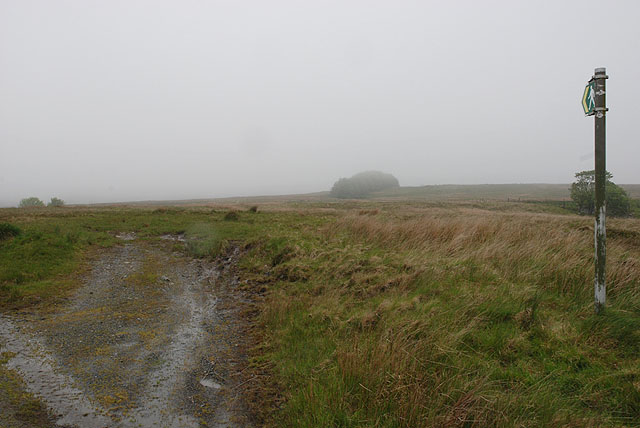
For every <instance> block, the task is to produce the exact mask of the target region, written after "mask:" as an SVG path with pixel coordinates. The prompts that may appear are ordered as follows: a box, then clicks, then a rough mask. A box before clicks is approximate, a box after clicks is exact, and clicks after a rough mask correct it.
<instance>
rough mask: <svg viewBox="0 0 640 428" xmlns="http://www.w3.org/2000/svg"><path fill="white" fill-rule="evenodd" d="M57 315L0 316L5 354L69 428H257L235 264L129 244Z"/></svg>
mask: <svg viewBox="0 0 640 428" xmlns="http://www.w3.org/2000/svg"><path fill="white" fill-rule="evenodd" d="M125 238H126V239H127V240H126V242H125V243H123V245H120V246H117V247H115V248H112V249H109V250H105V251H104V252H103V253H102V254H100V255H99V257H97V258H96V260H95V261H94V262H93V263H92V267H91V270H90V273H89V274H88V275H87V276H86V278H84V279H83V284H84V285H83V286H82V287H81V288H79V289H78V290H77V291H76V292H75V294H74V295H73V296H72V298H71V299H69V301H68V302H66V303H65V304H63V305H61V306H59V307H57V308H56V309H55V310H54V311H52V312H51V313H48V312H47V313H20V314H13V315H11V316H7V315H4V316H0V351H1V352H8V353H9V355H11V356H12V358H11V359H10V361H9V363H8V364H7V366H8V367H9V368H11V369H13V370H15V371H16V372H18V373H19V374H20V375H21V377H22V378H23V380H24V381H25V384H26V387H27V389H28V390H29V392H32V393H33V394H35V395H36V396H37V397H39V398H40V399H41V401H42V402H43V403H44V404H46V406H47V407H48V408H49V409H50V411H51V414H52V415H54V422H55V424H56V425H58V426H66V427H87V428H90V427H97V428H101V427H152V426H153V427H247V426H251V424H250V421H249V418H248V415H247V412H246V410H245V407H244V404H243V401H242V396H241V392H240V388H239V387H240V386H241V383H242V380H241V376H240V375H241V373H240V372H241V370H242V368H243V367H244V365H243V363H244V356H243V355H242V349H243V348H244V347H243V342H242V334H241V331H240V330H241V329H240V327H239V322H238V320H239V318H238V314H237V306H238V305H237V303H238V299H239V297H238V296H237V295H235V294H234V293H233V291H232V290H233V288H234V285H235V284H236V283H237V278H235V277H234V275H233V274H232V269H231V267H232V266H233V264H234V262H235V260H234V258H236V257H237V253H235V254H231V255H230V256H229V257H227V258H226V259H225V260H224V261H223V263H222V264H218V265H215V264H213V263H211V262H206V261H202V260H194V259H191V258H189V257H186V256H184V255H182V254H181V253H177V252H172V251H171V248H172V246H173V244H174V243H175V242H172V240H174V239H178V238H177V237H166V238H167V239H166V240H165V244H151V243H142V242H138V241H136V240H134V239H133V237H132V236H128V237H125Z"/></svg>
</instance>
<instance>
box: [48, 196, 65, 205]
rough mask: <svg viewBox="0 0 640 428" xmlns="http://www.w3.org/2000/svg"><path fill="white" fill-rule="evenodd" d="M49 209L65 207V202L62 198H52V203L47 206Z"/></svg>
mask: <svg viewBox="0 0 640 428" xmlns="http://www.w3.org/2000/svg"><path fill="white" fill-rule="evenodd" d="M47 206H48V207H63V206H64V201H63V200H62V199H60V198H51V202H49V203H48V204H47Z"/></svg>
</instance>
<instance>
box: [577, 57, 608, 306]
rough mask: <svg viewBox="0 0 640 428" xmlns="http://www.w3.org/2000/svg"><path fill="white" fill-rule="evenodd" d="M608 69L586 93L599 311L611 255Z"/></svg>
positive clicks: (598, 70) (600, 70) (597, 74)
mask: <svg viewBox="0 0 640 428" xmlns="http://www.w3.org/2000/svg"><path fill="white" fill-rule="evenodd" d="M608 78H609V76H607V72H606V69H605V68H604V67H603V68H596V69H595V72H594V75H593V78H592V79H591V80H590V81H589V83H588V84H587V86H586V87H585V90H584V94H583V96H582V107H583V109H584V112H585V114H586V115H588V116H592V115H593V116H595V182H596V183H595V187H596V204H595V215H596V218H595V226H594V235H595V236H594V245H595V281H594V288H595V293H594V297H595V307H596V313H601V312H602V311H603V310H604V304H605V301H606V297H607V288H606V258H607V230H606V221H605V220H606V214H607V207H606V183H607V172H606V171H607V162H606V148H607V145H606V140H607V131H606V114H607V103H606V94H607V91H606V81H607V79H608Z"/></svg>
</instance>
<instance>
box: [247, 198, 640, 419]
mask: <svg viewBox="0 0 640 428" xmlns="http://www.w3.org/2000/svg"><path fill="white" fill-rule="evenodd" d="M590 224H591V220H590V219H586V218H582V217H577V216H559V215H549V214H540V213H512V212H495V211H492V212H489V211H485V210H481V209H474V208H460V207H451V208H449V209H446V208H444V209H443V208H429V209H426V210H425V209H423V210H419V209H412V210H404V209H397V210H394V209H388V210H386V211H384V212H381V213H376V214H375V215H371V214H370V213H369V212H368V210H360V211H348V212H346V213H345V214H344V215H342V216H340V217H339V218H337V219H336V220H335V221H329V222H328V223H326V224H325V225H324V226H323V227H322V228H321V229H320V232H318V235H316V236H319V237H320V241H319V242H317V243H316V244H315V245H310V246H309V245H308V246H307V247H306V248H305V246H304V245H303V244H302V243H304V242H306V243H307V244H308V243H309V242H310V241H312V239H313V238H311V237H306V238H303V240H302V241H300V238H295V237H293V236H291V237H290V238H289V243H290V245H291V244H292V243H298V245H297V248H298V251H296V252H295V256H294V257H291V258H290V259H289V260H287V261H285V262H284V263H283V264H281V265H278V266H276V267H274V268H272V269H271V271H270V272H271V274H270V276H271V277H274V276H275V279H276V280H275V281H273V283H272V290H273V291H272V293H273V294H272V296H271V297H270V298H269V300H268V303H267V304H266V305H265V311H264V313H263V318H262V319H263V322H264V325H265V327H264V328H265V329H266V330H267V331H272V332H273V333H272V334H270V335H269V342H268V343H266V346H267V348H268V349H270V352H271V353H270V354H269V355H270V358H271V359H272V361H274V362H275V365H274V369H273V370H274V371H275V373H276V376H277V377H278V378H279V379H280V380H281V382H282V384H283V385H284V390H285V391H286V392H287V395H286V398H287V402H286V405H285V406H284V407H283V410H282V412H280V413H279V414H277V415H276V417H275V419H274V420H273V425H274V426H297V427H298V426H303V427H312V426H344V427H360V426H371V427H419V426H628V425H635V424H636V423H637V422H638V421H639V420H640V388H639V387H638V385H640V365H638V363H639V362H640V360H639V359H638V357H639V356H640V353H638V351H639V349H638V345H637V344H638V343H640V340H639V337H638V334H639V332H640V324H639V323H640V298H639V291H638V285H639V284H638V281H639V279H640V265H639V264H638V260H639V256H640V251H639V249H638V244H637V242H636V241H634V239H632V237H635V233H636V232H637V231H638V227H639V225H640V223H638V221H637V220H615V221H612V222H610V226H611V228H612V229H613V230H619V231H621V232H620V233H617V234H614V236H612V237H610V240H609V264H608V269H609V306H608V309H607V311H606V314H605V315H604V316H600V317H598V316H595V315H594V314H593V303H592V293H593V285H592V284H593V279H592V278H593V259H592V257H593V248H592V245H593V231H592V229H590ZM256 261H257V260H256ZM256 267H257V264H256ZM285 267H286V269H287V271H289V272H307V273H306V274H304V275H301V276H298V277H296V275H292V276H282V275H278V274H277V273H278V272H281V271H282V270H284V269H285ZM309 271H310V274H309V273H308V272H309ZM274 274H275V275H274ZM292 277H293V279H291V278H292Z"/></svg>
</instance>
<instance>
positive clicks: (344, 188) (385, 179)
mask: <svg viewBox="0 0 640 428" xmlns="http://www.w3.org/2000/svg"><path fill="white" fill-rule="evenodd" d="M398 186H399V183H398V179H397V178H395V177H394V176H393V175H391V174H385V173H384V172H380V171H365V172H360V173H358V174H356V175H354V176H353V177H351V178H341V179H340V180H338V181H336V183H335V184H334V185H333V187H332V188H331V192H330V195H331V196H332V197H334V198H341V199H350V198H363V197H365V196H367V195H369V194H371V193H372V192H377V191H380V190H385V189H391V188H394V187H398Z"/></svg>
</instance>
